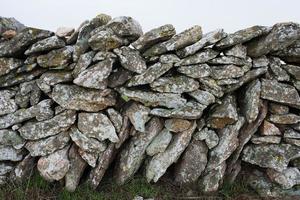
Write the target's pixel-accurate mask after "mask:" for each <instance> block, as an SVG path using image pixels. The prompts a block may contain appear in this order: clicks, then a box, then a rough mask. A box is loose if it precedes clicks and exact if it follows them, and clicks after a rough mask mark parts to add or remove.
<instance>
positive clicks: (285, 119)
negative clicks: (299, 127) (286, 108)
mask: <svg viewBox="0 0 300 200" xmlns="http://www.w3.org/2000/svg"><path fill="white" fill-rule="evenodd" d="M268 120H269V121H270V122H272V123H275V124H297V123H298V122H300V116H299V115H295V114H285V115H273V114H271V115H270V116H269V118H268Z"/></svg>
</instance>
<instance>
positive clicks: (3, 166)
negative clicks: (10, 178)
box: [0, 162, 14, 176]
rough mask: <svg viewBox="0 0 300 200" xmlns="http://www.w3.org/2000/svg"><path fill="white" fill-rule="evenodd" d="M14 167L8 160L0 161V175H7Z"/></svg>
mask: <svg viewBox="0 0 300 200" xmlns="http://www.w3.org/2000/svg"><path fill="white" fill-rule="evenodd" d="M13 169H14V166H13V164H12V163H9V162H1V163H0V176H4V175H7V174H8V173H10V172H11V171H12V170H13Z"/></svg>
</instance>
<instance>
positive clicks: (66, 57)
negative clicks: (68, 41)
mask: <svg viewBox="0 0 300 200" xmlns="http://www.w3.org/2000/svg"><path fill="white" fill-rule="evenodd" d="M72 52H73V47H71V46H65V47H63V48H60V49H55V50H52V51H50V52H49V53H47V54H45V55H40V56H38V57H37V63H38V64H39V66H41V67H44V68H56V67H60V68H65V67H66V66H67V65H68V64H69V63H70V62H71V60H72Z"/></svg>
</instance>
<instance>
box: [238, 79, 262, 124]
mask: <svg viewBox="0 0 300 200" xmlns="http://www.w3.org/2000/svg"><path fill="white" fill-rule="evenodd" d="M260 93H261V83H260V81H259V80H258V79H256V80H254V81H252V82H251V83H249V84H248V85H247V88H246V90H245V93H244V96H243V99H242V101H243V105H242V106H241V107H242V110H243V114H244V116H245V117H246V120H247V122H248V123H251V122H253V121H254V120H255V119H256V118H257V116H258V113H259V104H260Z"/></svg>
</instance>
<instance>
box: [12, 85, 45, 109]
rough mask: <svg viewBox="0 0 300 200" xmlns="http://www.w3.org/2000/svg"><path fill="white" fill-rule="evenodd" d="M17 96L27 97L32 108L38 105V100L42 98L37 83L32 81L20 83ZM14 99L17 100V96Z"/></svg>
mask: <svg viewBox="0 0 300 200" xmlns="http://www.w3.org/2000/svg"><path fill="white" fill-rule="evenodd" d="M19 94H20V95H21V96H28V97H29V98H28V100H29V102H30V105H32V106H34V105H37V104H38V103H39V101H40V98H41V96H42V91H41V90H40V88H39V87H38V85H37V82H36V81H35V80H33V81H29V82H24V83H21V84H20V93H19ZM16 98H17V96H16Z"/></svg>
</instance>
